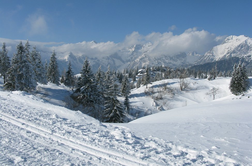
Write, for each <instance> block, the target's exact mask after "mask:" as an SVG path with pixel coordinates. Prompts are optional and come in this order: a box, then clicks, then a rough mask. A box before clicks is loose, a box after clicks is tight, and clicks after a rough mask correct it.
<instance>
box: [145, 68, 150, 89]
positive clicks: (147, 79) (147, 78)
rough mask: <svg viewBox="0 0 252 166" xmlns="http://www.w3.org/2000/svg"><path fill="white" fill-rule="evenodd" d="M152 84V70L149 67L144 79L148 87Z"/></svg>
mask: <svg viewBox="0 0 252 166" xmlns="http://www.w3.org/2000/svg"><path fill="white" fill-rule="evenodd" d="M150 82H151V71H150V68H149V67H147V68H146V74H145V77H144V85H146V87H147V85H148V84H149V83H150Z"/></svg>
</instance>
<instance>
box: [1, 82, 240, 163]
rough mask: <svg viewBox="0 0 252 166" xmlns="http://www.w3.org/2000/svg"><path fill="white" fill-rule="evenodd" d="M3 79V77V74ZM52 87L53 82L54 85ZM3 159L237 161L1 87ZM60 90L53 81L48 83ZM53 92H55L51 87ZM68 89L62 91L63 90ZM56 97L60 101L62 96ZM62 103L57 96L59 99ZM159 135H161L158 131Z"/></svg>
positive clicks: (18, 160) (53, 161) (59, 160)
mask: <svg viewBox="0 0 252 166" xmlns="http://www.w3.org/2000/svg"><path fill="white" fill-rule="evenodd" d="M0 82H2V80H0ZM49 87H50V88H49ZM1 89H2V84H0V126H1V127H0V147H1V150H0V165H188V164H191V165H211V164H217V165H226V164H230V165H234V164H235V163H237V161H235V160H233V159H230V158H229V157H228V156H226V155H225V154H218V153H215V152H210V151H197V150H192V149H189V148H186V147H183V146H180V145H176V144H174V143H173V142H169V141H164V140H162V139H159V138H156V136H155V137H139V136H137V135H135V134H134V133H133V132H132V131H131V130H129V129H128V128H125V127H118V126H112V125H109V124H101V123H100V122H98V121H97V120H95V119H93V118H91V117H89V116H86V115H84V114H82V113H80V112H78V111H77V112H73V111H71V110H68V109H66V108H64V107H62V106H59V105H60V104H59V105H53V104H51V103H49V102H47V101H45V100H42V99H41V98H39V97H36V96H34V95H31V94H28V93H25V92H20V91H14V92H5V91H2V90H1ZM43 89H44V90H46V91H47V92H51V93H47V94H48V95H50V94H54V93H56V94H57V90H62V87H61V88H55V87H54V86H53V85H47V86H45V87H43ZM52 92H53V93H52ZM60 93H61V94H63V93H62V92H60ZM52 96H54V97H55V100H54V101H57V98H59V96H57V95H52ZM56 103H57V102H56ZM157 136H158V135H157Z"/></svg>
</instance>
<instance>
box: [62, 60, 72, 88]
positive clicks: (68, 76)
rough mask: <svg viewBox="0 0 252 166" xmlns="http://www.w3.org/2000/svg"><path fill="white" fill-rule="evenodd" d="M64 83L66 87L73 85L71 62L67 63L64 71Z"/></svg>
mask: <svg viewBox="0 0 252 166" xmlns="http://www.w3.org/2000/svg"><path fill="white" fill-rule="evenodd" d="M64 84H65V85H66V86H68V87H73V86H74V73H73V70H72V66H71V62H69V63H68V68H67V71H66V73H65V81H64Z"/></svg>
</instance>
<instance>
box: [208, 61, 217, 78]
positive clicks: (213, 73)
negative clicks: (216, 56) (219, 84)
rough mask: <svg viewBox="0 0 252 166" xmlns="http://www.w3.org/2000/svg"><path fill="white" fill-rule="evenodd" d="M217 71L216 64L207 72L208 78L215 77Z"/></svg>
mask: <svg viewBox="0 0 252 166" xmlns="http://www.w3.org/2000/svg"><path fill="white" fill-rule="evenodd" d="M217 73H218V70H217V64H216V65H215V66H214V67H213V68H212V70H210V71H209V74H208V78H207V79H208V80H209V81H210V80H214V79H215V78H216V77H217Z"/></svg>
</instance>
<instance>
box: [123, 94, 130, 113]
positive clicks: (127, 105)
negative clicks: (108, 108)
mask: <svg viewBox="0 0 252 166" xmlns="http://www.w3.org/2000/svg"><path fill="white" fill-rule="evenodd" d="M124 106H125V108H126V111H127V113H129V111H130V102H129V96H128V95H127V96H125V99H124Z"/></svg>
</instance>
